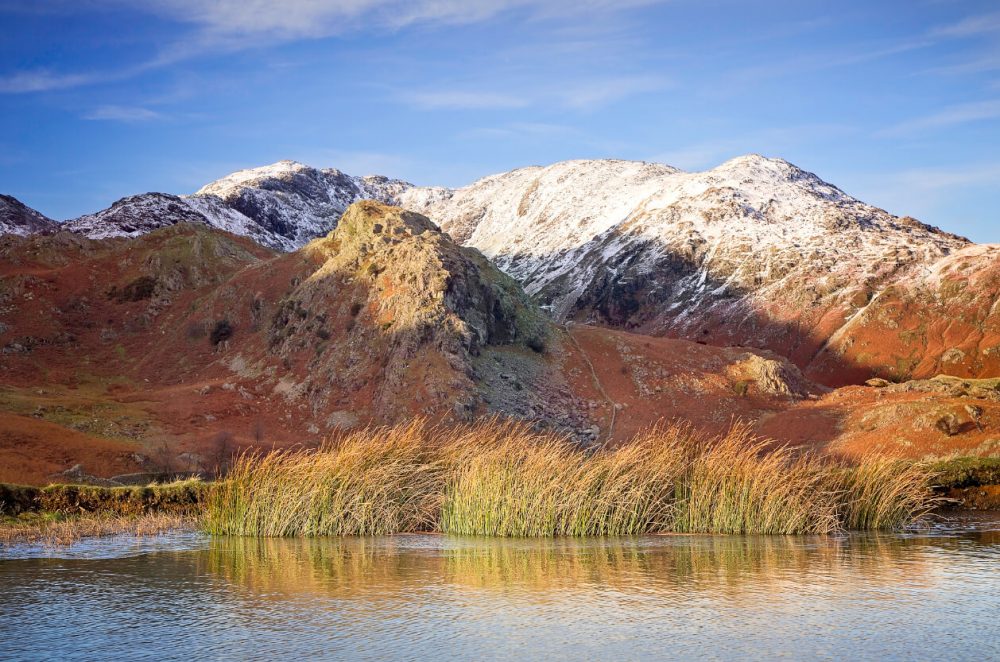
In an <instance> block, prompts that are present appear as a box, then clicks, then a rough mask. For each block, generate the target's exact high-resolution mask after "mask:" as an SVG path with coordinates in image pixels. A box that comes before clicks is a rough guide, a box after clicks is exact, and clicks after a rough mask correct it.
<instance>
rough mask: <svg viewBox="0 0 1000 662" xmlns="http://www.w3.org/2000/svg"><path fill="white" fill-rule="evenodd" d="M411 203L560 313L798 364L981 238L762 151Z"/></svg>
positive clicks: (569, 173) (506, 178)
mask: <svg viewBox="0 0 1000 662" xmlns="http://www.w3.org/2000/svg"><path fill="white" fill-rule="evenodd" d="M399 202H400V204H402V205H404V206H406V207H408V208H411V209H413V210H415V211H419V212H420V213H423V214H426V215H427V216H429V217H431V218H432V219H434V220H435V221H436V222H438V223H439V224H440V225H441V227H442V229H444V230H445V231H447V232H449V233H450V234H452V236H454V237H455V238H456V239H457V240H458V241H461V242H462V243H465V244H467V245H470V246H473V247H475V248H478V249H480V250H481V251H483V253H485V254H486V255H487V256H488V257H490V258H491V259H493V260H494V261H495V262H496V263H497V264H498V266H500V267H501V268H502V269H503V270H504V271H506V272H508V273H509V274H511V275H512V276H514V277H515V278H517V279H518V280H519V281H521V282H522V284H523V285H524V287H525V289H526V290H527V291H528V292H529V293H530V294H532V295H534V296H535V297H536V298H537V299H538V300H539V301H540V302H542V303H543V304H546V305H548V306H549V307H550V308H551V311H552V313H553V315H554V316H555V317H556V318H557V319H560V320H567V319H576V320H579V321H593V322H600V323H607V324H612V325H615V326H622V327H625V328H632V329H639V330H642V331H644V332H647V333H653V334H656V335H671V336H679V337H688V338H693V339H698V340H704V341H706V342H714V343H720V344H746V345H754V346H760V347H767V348H770V349H774V350H776V351H779V352H781V353H782V354H784V355H786V356H790V357H791V358H793V359H794V360H796V361H797V362H798V363H800V365H808V364H809V363H810V361H811V360H812V359H813V358H814V357H815V356H816V354H817V353H819V352H821V351H824V350H827V349H829V341H830V340H831V338H835V336H834V334H835V333H836V331H837V329H839V328H840V327H841V326H843V325H844V324H845V322H847V321H849V320H850V319H851V318H852V316H855V315H857V314H859V312H860V311H861V310H862V309H863V308H864V307H865V306H867V305H868V303H869V302H870V301H871V300H872V299H873V298H875V297H876V296H878V294H879V292H880V291H882V290H883V289H884V288H887V287H889V286H890V285H891V284H893V283H894V282H896V281H897V280H899V279H900V278H902V277H903V276H904V275H905V274H907V273H909V272H912V271H914V270H920V269H927V268H929V265H932V264H934V263H935V262H936V261H938V260H940V259H942V258H943V257H945V256H947V255H948V254H949V253H951V252H953V251H956V250H960V249H962V248H964V247H966V246H968V245H969V242H968V241H967V240H965V239H963V238H961V237H957V236H954V235H950V234H947V233H944V232H941V231H939V230H937V229H935V228H932V227H930V226H926V225H924V224H922V223H919V222H917V221H914V220H913V219H910V218H900V217H896V216H893V215H891V214H889V213H887V212H885V211H883V210H881V209H878V208H875V207H872V206H870V205H867V204H865V203H863V202H860V201H858V200H856V199H854V198H852V197H850V196H849V195H847V194H846V193H844V192H843V191H841V190H840V189H838V188H836V187H835V186H832V185H830V184H827V183H826V182H824V181H822V180H820V179H819V178H818V177H816V176H815V175H813V174H811V173H808V172H805V171H803V170H801V169H799V168H797V167H795V166H794V165H792V164H790V163H788V162H786V161H783V160H780V159H768V158H765V157H762V156H757V155H748V156H743V157H739V158H736V159H733V160H731V161H727V162H726V163H724V164H722V165H721V166H719V167H717V168H714V169H712V170H708V171H705V172H693V173H687V172H682V171H679V170H677V169H674V168H670V167H667V166H663V165H659V164H653V163H641V162H628V161H613V160H595V161H568V162H564V163H557V164H554V165H551V166H548V167H544V168H538V167H533V168H523V169H520V170H514V171H512V172H509V173H505V174H501V175H495V176H492V177H487V178H485V179H482V180H480V181H478V182H475V183H474V184H472V185H470V186H467V187H465V188H461V189H457V190H447V189H409V190H407V191H404V192H402V193H401V194H400V196H399ZM831 379H833V380H834V381H836V377H831Z"/></svg>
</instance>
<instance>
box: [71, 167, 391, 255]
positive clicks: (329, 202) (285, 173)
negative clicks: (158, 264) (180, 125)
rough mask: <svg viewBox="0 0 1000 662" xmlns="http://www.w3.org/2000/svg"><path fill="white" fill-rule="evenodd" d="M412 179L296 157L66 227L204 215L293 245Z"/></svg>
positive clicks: (139, 198)
mask: <svg viewBox="0 0 1000 662" xmlns="http://www.w3.org/2000/svg"><path fill="white" fill-rule="evenodd" d="M409 186H410V184H407V183H406V182H403V181H400V180H395V179H389V178H387V177H381V176H378V175H371V176H367V177H352V176H350V175H346V174H344V173H342V172H341V171H339V170H336V169H333V168H328V169H324V170H318V169H316V168H311V167H309V166H306V165H303V164H301V163H296V162H294V161H279V162H278V163H275V164H272V165H269V166H263V167H260V168H251V169H249V170H240V171H239V172H235V173H233V174H231V175H228V176H226V177H223V178H222V179H220V180H218V181H215V182H212V183H211V184H208V185H206V186H204V187H202V188H201V189H200V190H199V191H197V192H196V193H195V194H193V195H186V196H176V195H170V194H167V193H143V194H140V195H133V196H129V197H127V198H122V199H121V200H118V201H117V202H115V203H114V204H113V205H111V207H109V208H107V209H104V210H102V211H99V212H96V213H94V214H87V215H86V216H81V217H79V218H76V219H73V220H71V221H67V222H66V223H65V224H64V226H63V227H64V228H65V229H67V230H70V231H71V232H77V233H80V234H83V235H86V236H88V237H90V238H92V239H107V238H110V237H134V236H137V235H141V234H145V233H147V232H151V231H153V230H155V229H157V228H161V227H166V226H169V225H174V224H176V223H183V222H187V223H205V224H208V225H211V226H213V227H217V228H219V229H221V230H226V231H228V232H232V233H234V234H238V235H243V236H247V237H250V238H252V239H254V240H255V241H257V242H258V243H260V244H262V245H264V246H268V247H270V248H274V249H278V250H283V251H290V250H295V249H296V248H300V247H301V246H303V245H305V244H306V243H307V242H308V241H309V240H311V239H314V238H316V237H319V236H323V235H325V234H327V233H328V232H329V231H330V230H332V229H333V228H334V227H336V225H337V219H339V218H340V215H341V214H342V213H343V212H344V210H345V209H347V207H348V206H350V205H351V203H353V202H356V201H358V200H378V201H381V202H387V203H389V202H394V201H395V197H396V195H398V193H399V192H401V191H403V190H405V189H406V188H408V187H409Z"/></svg>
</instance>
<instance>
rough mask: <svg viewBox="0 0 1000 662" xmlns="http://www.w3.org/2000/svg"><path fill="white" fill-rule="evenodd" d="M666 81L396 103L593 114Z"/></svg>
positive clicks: (429, 93) (575, 84)
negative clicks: (537, 108) (542, 108)
mask: <svg viewBox="0 0 1000 662" xmlns="http://www.w3.org/2000/svg"><path fill="white" fill-rule="evenodd" d="M670 84H671V83H670V81H669V80H667V79H665V78H662V77H659V76H618V77H596V78H592V79H582V80H576V81H570V82H566V83H562V84H554V85H552V84H542V83H540V82H538V81H515V82H512V83H508V87H511V88H517V89H516V91H513V92H488V91H474V90H464V89H456V90H448V89H442V90H421V91H411V92H406V93H403V94H402V95H400V97H399V98H400V100H401V101H403V102H404V103H407V104H409V105H411V106H414V107H416V108H419V109H421V110H505V109H506V110H513V109H517V108H527V107H529V106H546V107H553V106H555V107H563V108H569V109H573V110H593V109H595V108H599V107H601V106H604V105H607V104H610V103H614V102H616V101H620V100H622V99H625V98H628V97H631V96H634V95H637V94H643V93H646V92H653V91H657V90H661V89H664V88H665V87H668V86H669V85H670Z"/></svg>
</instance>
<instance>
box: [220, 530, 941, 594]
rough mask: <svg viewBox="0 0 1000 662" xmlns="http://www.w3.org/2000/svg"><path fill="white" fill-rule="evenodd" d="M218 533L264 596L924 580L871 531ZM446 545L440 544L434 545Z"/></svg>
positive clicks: (724, 589) (224, 565) (229, 572)
mask: <svg viewBox="0 0 1000 662" xmlns="http://www.w3.org/2000/svg"><path fill="white" fill-rule="evenodd" d="M398 543H399V540H398V539H386V538H379V539H372V538H327V539H273V538H272V539H258V538H247V537H233V538H216V539H213V541H212V543H211V546H210V549H209V551H208V553H207V564H208V565H207V568H206V570H208V571H209V572H211V573H212V574H215V575H218V576H221V577H223V578H225V579H226V580H227V581H230V582H232V583H234V584H237V585H241V586H246V587H248V588H250V589H251V590H253V591H254V592H255V593H258V594H279V595H288V594H292V595H295V594H306V595H337V596H339V597H350V596H352V595H362V594H365V595H370V594H372V593H378V594H380V595H383V596H393V595H395V596H404V597H405V595H406V593H407V592H408V590H411V589H412V588H413V587H416V586H420V585H422V584H429V585H434V586H450V587H453V588H456V589H477V590H506V589H517V590H520V591H532V592H537V593H538V595H539V597H542V596H543V595H544V593H545V592H547V591H566V590H575V591H593V590H601V591H605V590H621V591H629V592H634V591H637V590H638V591H644V592H652V593H660V594H669V593H671V592H673V591H675V590H678V589H682V590H683V591H685V592H687V593H691V592H698V591H707V592H711V593H712V594H714V595H718V594H719V593H720V592H721V593H722V594H725V595H731V596H734V597H737V596H739V595H740V594H742V593H745V592H749V591H760V590H768V589H771V590H775V591H776V592H777V591H778V588H779V585H780V584H782V583H783V582H787V581H790V580H791V581H797V582H807V581H813V580H816V581H818V582H820V583H822V584H823V586H824V587H826V589H825V590H836V588H835V587H836V586H837V585H843V586H845V587H846V588H845V590H847V589H849V588H850V584H851V583H852V581H854V580H857V579H859V578H863V579H864V581H865V582H866V583H868V584H869V585H873V584H884V585H886V586H892V585H894V583H896V582H899V581H900V580H901V579H904V578H905V579H906V580H907V581H909V582H911V583H912V582H919V581H921V579H922V577H921V575H922V571H921V564H920V563H919V562H914V555H913V554H912V553H911V551H910V548H911V546H912V544H911V543H912V541H907V540H903V539H899V538H892V537H886V536H882V537H879V536H877V535H866V536H863V537H857V536H855V537H848V538H840V537H817V538H808V539H805V538H801V537H791V536H751V537H743V536H677V537H673V536H671V537H668V539H658V540H650V539H648V538H646V539H643V538H618V539H609V538H603V539H593V538H590V539H584V538H574V539H550V540H538V539H534V540H515V539H504V538H472V539H469V538H459V539H453V538H447V537H446V538H441V539H438V540H436V541H434V542H433V543H431V544H426V545H420V546H413V547H409V546H407V545H405V544H398ZM434 543H436V544H434Z"/></svg>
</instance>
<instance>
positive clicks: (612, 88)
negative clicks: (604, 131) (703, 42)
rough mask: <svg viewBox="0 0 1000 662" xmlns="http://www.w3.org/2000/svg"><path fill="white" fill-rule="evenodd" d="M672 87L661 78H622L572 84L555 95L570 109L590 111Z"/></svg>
mask: <svg viewBox="0 0 1000 662" xmlns="http://www.w3.org/2000/svg"><path fill="white" fill-rule="evenodd" d="M670 85H671V82H670V81H669V80H667V79H666V78H663V77H660V76H621V77H615V78H598V79H594V80H588V81H582V82H580V83H570V84H567V85H565V86H563V87H562V89H558V88H557V89H556V90H555V91H554V95H555V96H556V97H557V98H558V99H559V100H560V101H561V102H562V103H563V104H564V105H566V106H568V107H570V108H576V109H580V110H589V109H592V108H596V107H599V106H603V105H606V104H609V103H614V102H615V101H620V100H622V99H625V98H627V97H631V96H634V95H636V94H643V93H646V92H655V91H658V90H662V89H664V88H666V87H669V86H670Z"/></svg>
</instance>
